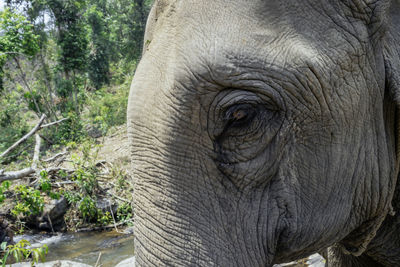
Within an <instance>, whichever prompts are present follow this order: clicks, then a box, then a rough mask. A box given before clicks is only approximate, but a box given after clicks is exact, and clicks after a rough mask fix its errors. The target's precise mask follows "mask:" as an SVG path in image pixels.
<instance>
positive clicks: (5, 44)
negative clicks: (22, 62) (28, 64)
mask: <svg viewBox="0 0 400 267" xmlns="http://www.w3.org/2000/svg"><path fill="white" fill-rule="evenodd" d="M38 39H39V37H38V36H37V35H36V34H35V33H34V31H33V25H32V24H31V23H30V22H29V21H28V20H27V19H26V18H25V17H24V16H22V15H20V14H16V13H14V12H12V11H11V10H10V9H8V8H6V9H4V10H3V11H0V51H1V52H0V80H1V83H0V91H2V89H3V78H4V70H3V67H4V65H5V63H6V62H7V59H8V58H16V57H17V56H19V55H26V56H30V57H31V56H34V55H35V54H36V53H37V52H38V51H39V45H38Z"/></svg>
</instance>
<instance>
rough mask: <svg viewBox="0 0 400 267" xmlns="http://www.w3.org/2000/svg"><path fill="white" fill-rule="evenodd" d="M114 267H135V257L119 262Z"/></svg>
mask: <svg viewBox="0 0 400 267" xmlns="http://www.w3.org/2000/svg"><path fill="white" fill-rule="evenodd" d="M115 267H135V257H132V258H128V259H126V260H123V261H121V262H120V263H118V264H117V265H115Z"/></svg>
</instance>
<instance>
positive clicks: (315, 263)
mask: <svg viewBox="0 0 400 267" xmlns="http://www.w3.org/2000/svg"><path fill="white" fill-rule="evenodd" d="M325 263H326V260H325V259H324V258H323V257H322V256H321V255H319V254H313V255H311V256H310V257H308V261H307V264H308V265H309V266H310V267H325Z"/></svg>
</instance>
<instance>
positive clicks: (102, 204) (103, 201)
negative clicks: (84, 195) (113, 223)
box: [96, 198, 118, 214]
mask: <svg viewBox="0 0 400 267" xmlns="http://www.w3.org/2000/svg"><path fill="white" fill-rule="evenodd" d="M110 207H111V209H112V212H113V213H114V214H116V213H117V209H118V205H117V204H116V203H113V202H112V201H111V200H110V199H108V198H100V199H97V202H96V208H98V209H100V210H101V211H102V212H103V213H106V212H110Z"/></svg>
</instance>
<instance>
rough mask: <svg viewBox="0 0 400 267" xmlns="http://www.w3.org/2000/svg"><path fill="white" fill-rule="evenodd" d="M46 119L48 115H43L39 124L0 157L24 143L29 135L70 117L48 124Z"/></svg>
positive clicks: (0, 156) (0, 155)
mask: <svg viewBox="0 0 400 267" xmlns="http://www.w3.org/2000/svg"><path fill="white" fill-rule="evenodd" d="M45 119H46V115H44V114H43V115H42V117H41V118H40V120H39V122H38V124H37V125H36V126H35V127H34V128H33V129H32V130H31V131H30V132H29V133H27V134H26V135H25V136H24V137H22V138H21V139H19V140H18V141H17V142H15V143H14V144H13V145H12V146H10V147H9V148H8V149H7V150H6V151H4V152H3V153H1V154H0V158H3V157H4V156H5V155H7V154H8V153H10V152H11V151H12V150H14V149H15V148H16V147H17V146H19V145H20V144H22V143H23V142H25V141H26V140H27V139H28V138H29V137H31V136H32V135H34V134H35V133H36V132H37V131H39V130H41V129H43V128H47V127H50V126H53V125H56V124H59V123H61V122H63V121H66V120H68V119H69V118H63V119H61V120H58V121H54V122H51V123H47V124H44V125H42V124H43V122H44V120H45Z"/></svg>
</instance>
